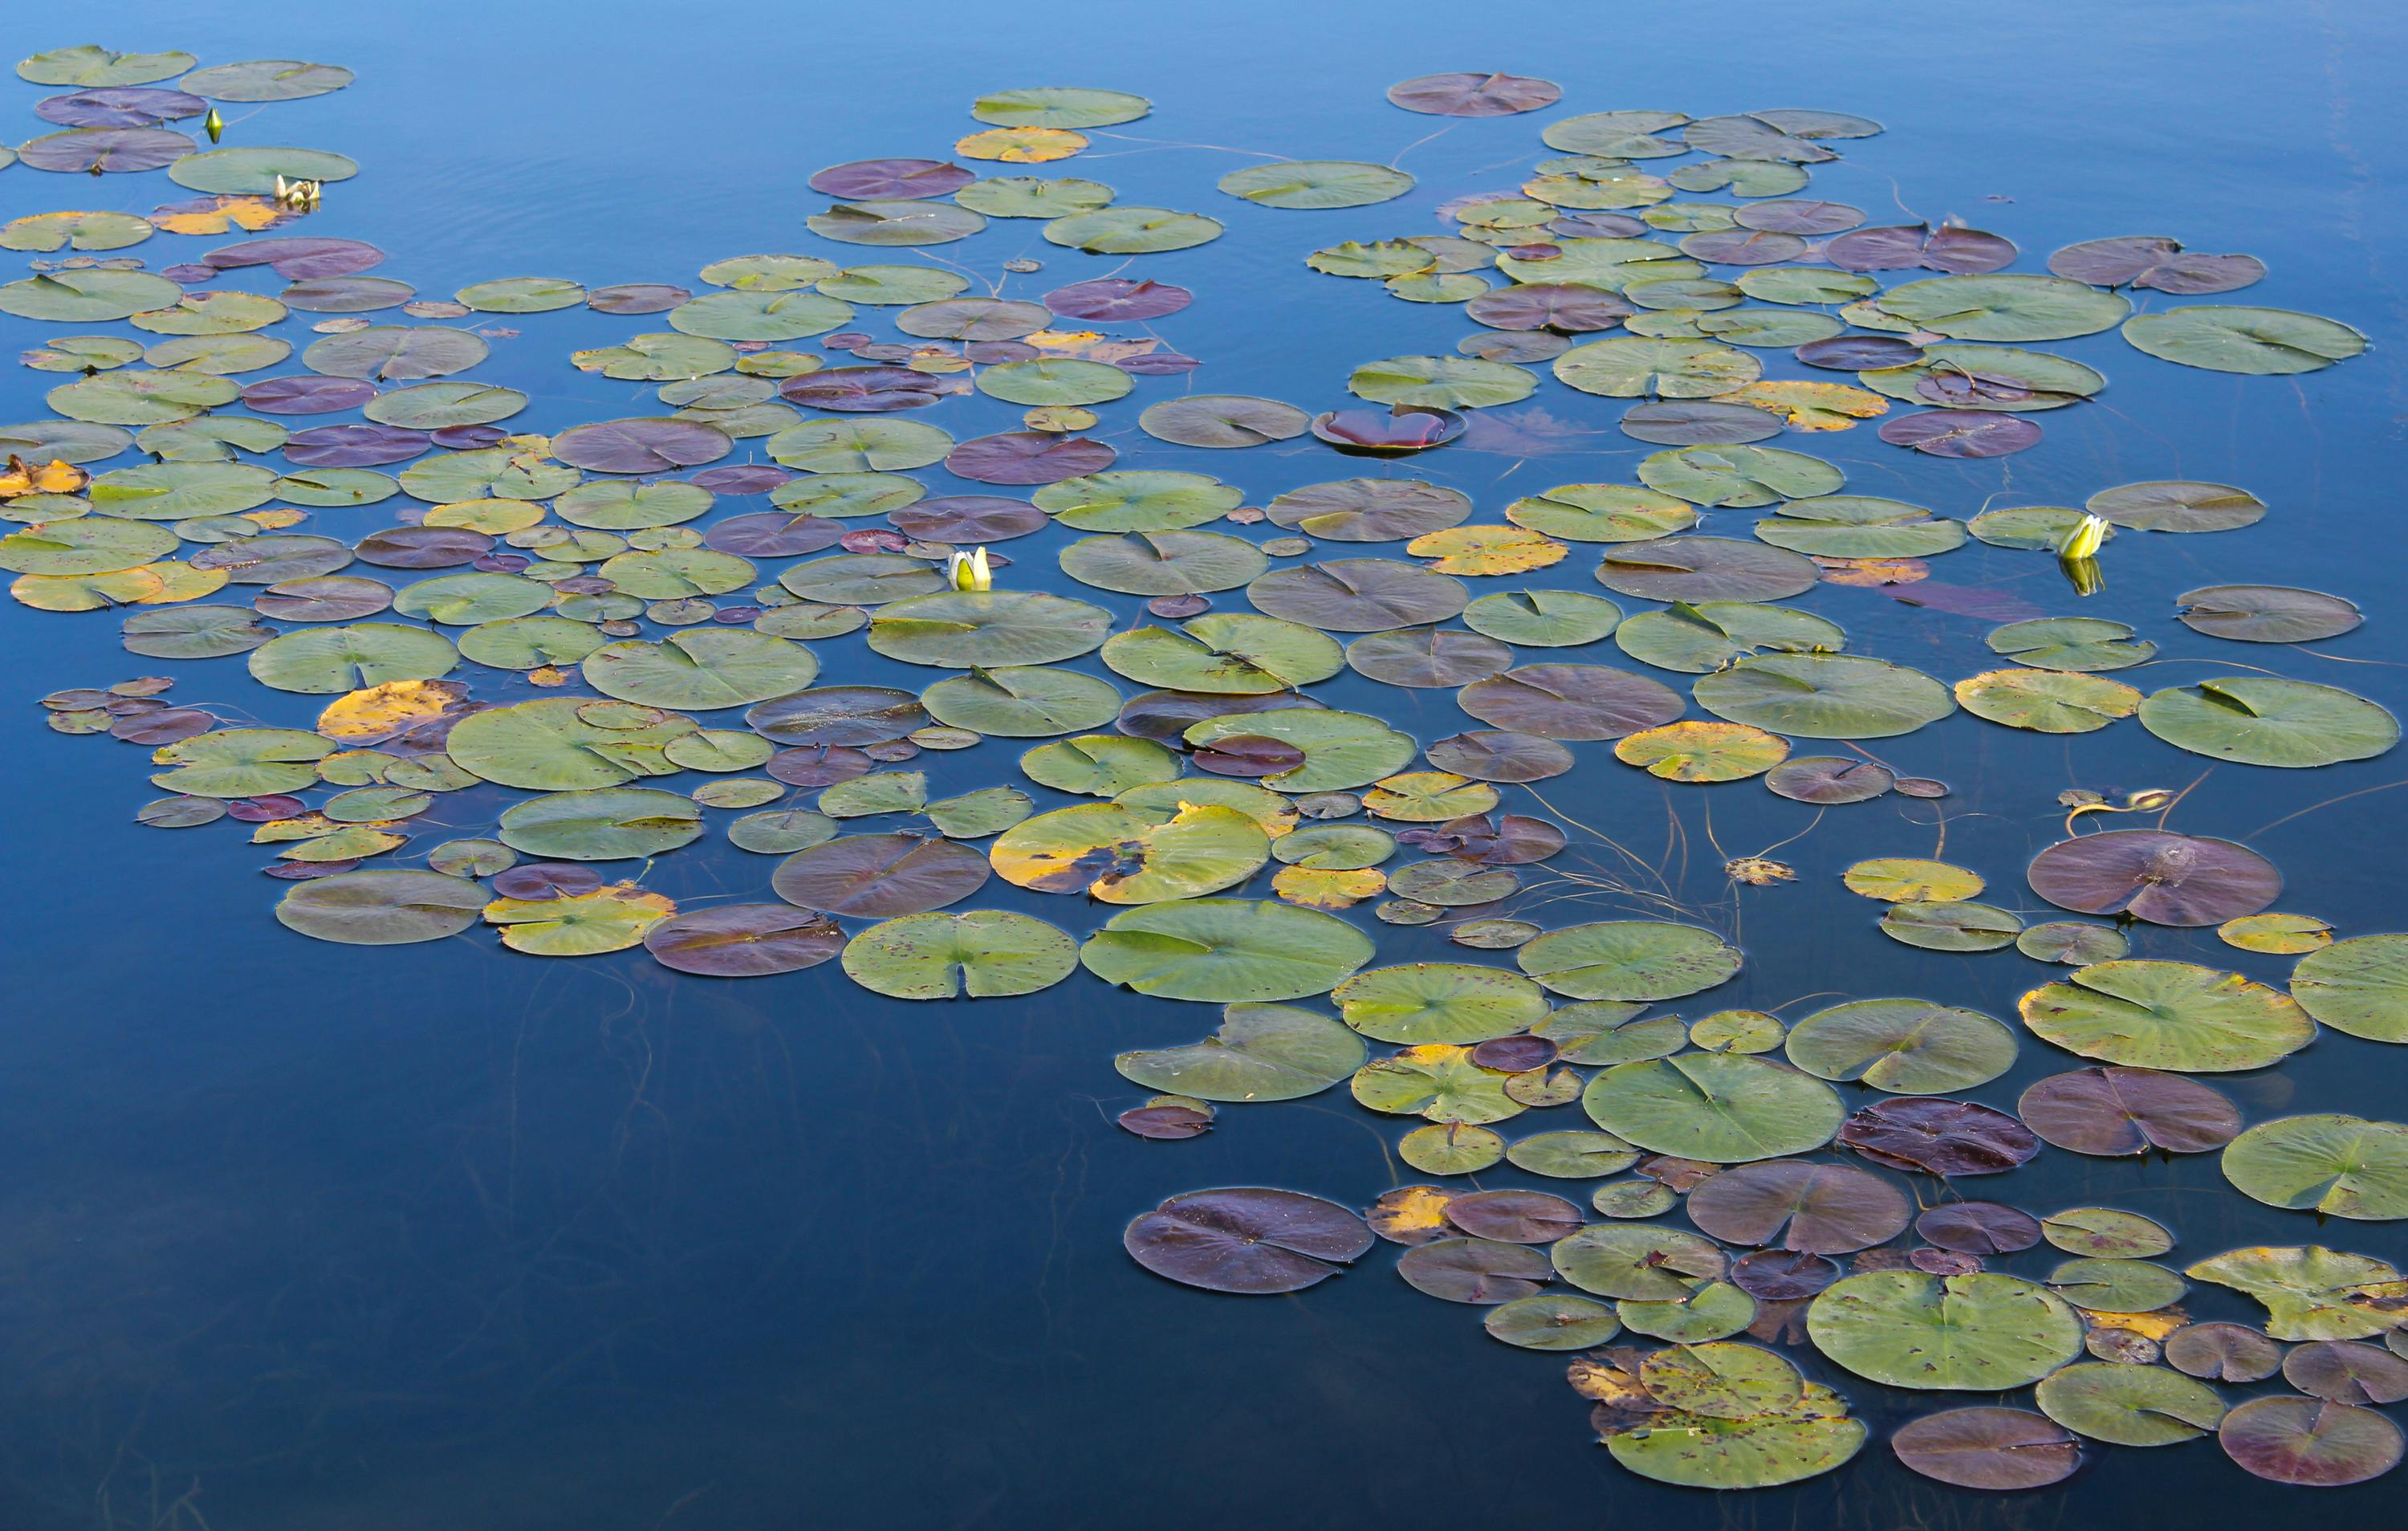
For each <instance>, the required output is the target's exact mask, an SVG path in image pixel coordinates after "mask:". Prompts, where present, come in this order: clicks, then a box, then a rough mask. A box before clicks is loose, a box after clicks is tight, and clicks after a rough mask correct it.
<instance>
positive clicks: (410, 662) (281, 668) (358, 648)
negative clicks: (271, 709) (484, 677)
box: [249, 622, 460, 695]
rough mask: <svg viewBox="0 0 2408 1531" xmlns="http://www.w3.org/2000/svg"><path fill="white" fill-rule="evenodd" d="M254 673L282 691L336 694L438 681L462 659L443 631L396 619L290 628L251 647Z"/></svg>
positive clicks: (257, 678)
mask: <svg viewBox="0 0 2408 1531" xmlns="http://www.w3.org/2000/svg"><path fill="white" fill-rule="evenodd" d="M249 662H250V667H251V678H252V679H254V680H256V681H258V682H259V683H260V684H261V685H263V686H274V687H275V688H276V689H277V690H279V691H299V692H303V693H308V694H315V695H332V694H333V693H335V692H337V691H355V690H358V689H359V688H360V687H362V686H381V685H383V684H384V683H385V682H387V681H423V680H433V679H434V678H435V677H436V676H437V675H443V674H448V673H450V672H451V671H452V667H453V666H454V665H457V664H458V663H459V662H460V655H459V651H458V650H456V649H454V648H453V647H452V641H451V640H450V639H448V638H445V637H444V636H443V635H442V634H441V633H437V632H428V631H427V630H426V629H425V628H408V627H403V626H402V625H400V624H399V623H394V622H362V623H358V624H356V625H354V626H351V627H348V628H306V629H304V630H301V631H298V632H288V633H285V634H283V635H281V636H280V637H278V638H274V639H271V640H269V641H268V642H267V643H263V644H261V645H260V646H259V647H257V648H255V649H253V650H251V659H250V661H249Z"/></svg>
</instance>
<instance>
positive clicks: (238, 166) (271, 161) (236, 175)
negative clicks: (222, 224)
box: [167, 148, 360, 196]
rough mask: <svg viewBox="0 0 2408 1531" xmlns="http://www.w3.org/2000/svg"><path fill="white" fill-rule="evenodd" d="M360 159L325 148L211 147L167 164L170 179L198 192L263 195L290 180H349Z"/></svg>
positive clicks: (353, 174) (357, 172)
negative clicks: (280, 178)
mask: <svg viewBox="0 0 2408 1531" xmlns="http://www.w3.org/2000/svg"><path fill="white" fill-rule="evenodd" d="M359 173H360V166H359V162H358V161H356V160H353V159H349V158H346V157H345V156H343V155H341V154H334V153H329V152H326V151H324V150H322V149H265V148H239V149H233V148H229V149H208V150H204V151H202V152H200V153H197V154H187V155H185V156H184V157H183V158H182V159H179V160H178V161H177V162H176V163H175V164H173V165H170V166H167V179H168V180H170V181H174V182H175V183H176V184H177V185H179V186H188V187H190V188H192V189H193V191H196V192H216V193H219V194H222V195H238V196H264V195H267V194H268V193H270V192H273V191H275V190H276V178H277V177H278V176H282V177H283V178H284V179H285V180H287V181H349V180H351V178H352V177H353V176H355V175H358V174H359Z"/></svg>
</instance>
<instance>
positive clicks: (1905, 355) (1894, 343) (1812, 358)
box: [1793, 335, 1923, 372]
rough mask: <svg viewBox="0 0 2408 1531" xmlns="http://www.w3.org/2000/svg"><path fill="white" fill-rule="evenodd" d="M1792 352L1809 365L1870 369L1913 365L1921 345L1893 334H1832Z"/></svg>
mask: <svg viewBox="0 0 2408 1531" xmlns="http://www.w3.org/2000/svg"><path fill="white" fill-rule="evenodd" d="M1793 354H1795V355H1796V356H1797V358H1798V359H1799V361H1801V362H1804V363H1805V364H1806V365H1807V366H1809V367H1821V368H1828V369H1830V370H1832V371H1835V372H1870V371H1872V370H1874V369H1875V368H1884V367H1913V366H1914V364H1915V363H1916V362H1919V361H1921V360H1922V359H1923V348H1922V347H1921V346H1919V345H1916V344H1914V342H1912V341H1909V340H1901V339H1899V338H1898V337H1897V336H1895V335H1834V336H1832V337H1831V338H1830V339H1828V340H1809V341H1807V342H1806V343H1805V344H1804V345H1801V346H1799V348H1798V349H1797V351H1796V352H1795V353H1793Z"/></svg>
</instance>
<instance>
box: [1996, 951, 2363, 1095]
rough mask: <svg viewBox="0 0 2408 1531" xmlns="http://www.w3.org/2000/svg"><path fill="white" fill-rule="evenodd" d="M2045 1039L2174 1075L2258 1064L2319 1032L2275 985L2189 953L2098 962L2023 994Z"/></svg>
mask: <svg viewBox="0 0 2408 1531" xmlns="http://www.w3.org/2000/svg"><path fill="white" fill-rule="evenodd" d="M2021 1009H2022V1012H2023V1018H2024V1024H2025V1025H2027V1026H2028V1027H2030V1028H2031V1030H2032V1033H2033V1034H2035V1035H2037V1036H2039V1037H2040V1038H2041V1039H2042V1041H2046V1042H2053V1043H2055V1044H2056V1045H2057V1046H2058V1047H2063V1048H2065V1049H2066V1050H2067V1051H2069V1052H2072V1053H2078V1054H2080V1055H2081V1056H2082V1057H2085V1058H2096V1059H2099V1060H2100V1061H2101V1062H2108V1063H2121V1064H2124V1065H2126V1066H2128V1067H2133V1068H2154V1069H2163V1070H2166V1071H2167V1072H2169V1073H2175V1074H2221V1073H2229V1072H2233V1071H2237V1070H2243V1069H2254V1068H2264V1067H2265V1066H2266V1065H2268V1064H2270V1063H2272V1062H2275V1061H2277V1060H2278V1059H2281V1058H2284V1057H2286V1056H2287V1055H2288V1054H2290V1053H2293V1052H2296V1051H2298V1050H2299V1049H2300V1048H2301V1047H2306V1046H2307V1045H2308V1043H2309V1042H2310V1041H2311V1040H2312V1039H2313V1038H2314V1037H2315V1030H2316V1028H2315V1022H2314V1021H2312V1020H2310V1019H2309V1018H2308V1017H2307V1013H2306V1012H2305V1011H2303V1010H2301V1009H2300V1006H2299V1005H2297V1004H2294V1003H2292V1001H2291V999H2290V997H2289V996H2288V995H2286V994H2285V993H2284V992H2283V991H2282V990H2280V989H2269V988H2267V987H2266V986H2265V985H2263V984H2257V983H2251V982H2250V981H2249V980H2248V979H2246V978H2243V977H2242V976H2241V975H2238V974H2232V973H2218V972H2217V971H2215V970H2214V968H2206V967H2199V966H2196V965H2194V964H2192V963H2189V962H2160V961H2150V960H2141V959H2137V958H2136V959H2131V960H2123V961H2114V962H2094V963H2092V964H2091V965H2090V966H2088V967H2085V968H2081V969H2077V970H2076V971H2075V972H2074V973H2072V974H2071V975H2069V976H2068V977H2067V978H2065V979H2064V980H2062V981H2060V982H2057V983H2052V984H2045V985H2043V986H2042V987H2041V988H2039V989H2033V990H2032V991H2031V992H2029V993H2028V994H2026V995H2025V996H2024V997H2023V1001H2022V1004H2021Z"/></svg>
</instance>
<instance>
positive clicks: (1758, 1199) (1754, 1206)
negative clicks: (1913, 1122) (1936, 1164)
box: [1688, 1159, 1913, 1254]
mask: <svg viewBox="0 0 2408 1531" xmlns="http://www.w3.org/2000/svg"><path fill="white" fill-rule="evenodd" d="M1688 1212H1689V1220H1690V1221H1691V1222H1694V1223H1696V1224H1697V1225H1698V1227H1699V1229H1700V1230H1701V1231H1703V1232H1704V1233H1706V1234H1709V1235H1713V1237H1715V1238H1718V1239H1721V1240H1722V1241H1723V1242H1724V1243H1727V1244H1759V1245H1770V1244H1773V1243H1775V1242H1778V1243H1779V1244H1780V1246H1781V1247H1782V1248H1783V1249H1796V1250H1800V1251H1803V1252H1805V1253H1808V1254H1852V1253H1854V1252H1855V1251H1856V1250H1858V1249H1871V1248H1872V1246H1874V1245H1876V1244H1886V1243H1888V1242H1889V1241H1890V1240H1891V1239H1893V1238H1896V1237H1897V1236H1898V1235H1899V1234H1900V1233H1902V1232H1904V1231H1905V1229H1906V1224H1907V1220H1908V1219H1909V1218H1910V1217H1911V1216H1912V1215H1913V1213H1912V1210H1911V1209H1910V1208H1909V1206H1907V1201H1906V1198H1905V1197H1904V1196H1903V1195H1901V1194H1899V1191H1898V1189H1897V1188H1896V1187H1895V1186H1892V1185H1891V1184H1890V1183H1889V1182H1888V1181H1886V1180H1884V1179H1883V1178H1882V1177H1879V1176H1877V1175H1871V1174H1868V1173H1866V1172H1865V1171H1863V1170H1860V1169H1853V1168H1850V1167H1849V1166H1847V1165H1844V1164H1809V1163H1803V1162H1801V1161H1799V1160H1795V1159H1775V1160H1769V1161H1766V1162H1764V1163H1754V1164H1741V1165H1738V1166H1736V1167H1735V1168H1732V1169H1727V1170H1725V1171H1723V1172H1722V1173H1721V1174H1720V1175H1717V1176H1715V1177H1713V1178H1712V1179H1710V1180H1708V1181H1706V1182H1705V1183H1704V1184H1702V1185H1700V1186H1699V1187H1698V1189H1697V1190H1695V1191H1693V1192H1690V1193H1689V1201H1688Z"/></svg>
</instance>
